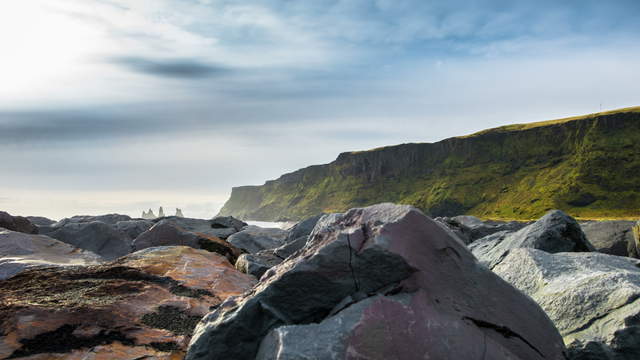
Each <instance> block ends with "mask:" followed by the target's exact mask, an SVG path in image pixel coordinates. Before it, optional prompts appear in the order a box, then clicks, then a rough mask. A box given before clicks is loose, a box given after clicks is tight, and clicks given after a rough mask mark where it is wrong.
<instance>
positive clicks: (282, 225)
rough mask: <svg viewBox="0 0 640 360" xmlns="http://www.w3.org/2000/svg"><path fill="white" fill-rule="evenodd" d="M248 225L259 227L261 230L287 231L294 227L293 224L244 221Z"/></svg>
mask: <svg viewBox="0 0 640 360" xmlns="http://www.w3.org/2000/svg"><path fill="white" fill-rule="evenodd" d="M245 222H246V223H247V224H249V225H255V226H260V227H263V228H278V229H284V230H287V229H289V228H291V227H292V226H293V225H295V224H296V223H295V222H288V221H287V222H273V221H251V220H249V221H245Z"/></svg>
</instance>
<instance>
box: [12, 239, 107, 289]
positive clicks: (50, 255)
mask: <svg viewBox="0 0 640 360" xmlns="http://www.w3.org/2000/svg"><path fill="white" fill-rule="evenodd" d="M100 262H101V258H100V257H99V256H98V255H96V254H94V253H92V252H89V251H84V250H81V249H78V248H75V247H73V246H71V245H69V244H65V243H63V242H61V241H58V240H56V239H52V238H50V237H48V236H45V235H33V234H25V233H21V232H16V231H9V230H4V229H0V280H3V279H6V278H9V277H11V276H14V275H16V274H18V273H20V272H22V271H24V270H27V269H32V268H39V267H52V266H74V265H75V266H77V265H96V264H99V263H100Z"/></svg>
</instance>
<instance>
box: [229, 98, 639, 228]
mask: <svg viewBox="0 0 640 360" xmlns="http://www.w3.org/2000/svg"><path fill="white" fill-rule="evenodd" d="M639 155H640V107H637V108H628V109H621V110H617V111H611V112H606V113H599V114H593V115H587V116H583V117H576V118H572V119H562V120H556V121H548V122H542V123H533V124H522V125H510V126H505V127H500V128H496V129H490V130H485V131H482V132H479V133H476V134H473V135H469V136H465V137H456V138H450V139H446V140H442V141H439V142H437V143H421V144H402V145H397V146H389V147H384V148H379V149H374V150H370V151H363V152H351V153H343V154H340V155H339V156H338V158H337V159H336V160H335V161H333V162H332V163H330V164H326V165H316V166H310V167H308V168H304V169H301V170H298V171H295V172H292V173H289V174H285V175H283V176H281V177H280V178H279V179H277V180H272V181H267V182H266V183H265V184H264V185H262V186H242V187H237V188H233V190H232V193H231V198H230V199H229V200H228V201H227V203H226V204H225V205H224V207H223V208H222V210H221V211H220V215H233V216H236V217H240V218H243V219H251V220H263V221H274V220H299V219H301V218H304V217H307V216H312V215H314V214H317V213H320V212H338V211H344V210H346V209H349V208H352V207H357V206H366V205H370V204H373V203H379V202H384V201H390V202H395V203H401V204H411V205H414V206H417V207H419V208H421V209H423V210H424V211H425V212H426V213H428V214H431V215H432V216H443V215H459V214H472V215H476V216H480V217H488V218H505V219H531V218H536V217H539V216H541V215H542V214H544V213H545V212H546V211H547V210H549V209H561V210H564V211H566V212H568V213H570V214H571V215H574V216H578V217H585V218H602V217H607V218H616V217H633V216H636V217H637V216H638V215H640V156H639Z"/></svg>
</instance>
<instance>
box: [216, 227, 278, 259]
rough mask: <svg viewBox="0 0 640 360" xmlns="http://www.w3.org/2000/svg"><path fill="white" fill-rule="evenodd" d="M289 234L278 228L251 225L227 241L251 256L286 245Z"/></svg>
mask: <svg viewBox="0 0 640 360" xmlns="http://www.w3.org/2000/svg"><path fill="white" fill-rule="evenodd" d="M288 235H289V232H288V231H286V230H282V229H278V228H261V227H259V226H255V225H249V226H247V227H245V228H244V229H243V230H242V231H239V232H237V233H235V234H233V235H231V236H230V237H229V238H228V239H227V241H229V242H230V243H231V244H233V245H234V246H235V247H237V248H240V249H243V250H245V251H247V252H249V253H251V254H254V253H257V252H258V251H261V250H268V249H274V248H277V247H279V246H282V245H284V244H285V242H286V239H287V236H288Z"/></svg>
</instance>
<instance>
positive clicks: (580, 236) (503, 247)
mask: <svg viewBox="0 0 640 360" xmlns="http://www.w3.org/2000/svg"><path fill="white" fill-rule="evenodd" d="M517 248H532V249H539V250H544V251H546V252H549V253H557V252H565V251H594V250H595V249H594V248H593V245H591V244H590V243H589V241H588V240H587V239H586V237H585V235H584V233H583V232H582V230H581V229H580V225H578V223H577V222H576V221H575V219H573V218H572V217H571V216H569V215H567V214H565V213H563V212H562V211H560V210H552V211H550V212H548V213H547V214H545V215H544V216H543V217H542V218H540V220H538V221H536V222H535V223H533V224H531V225H528V226H526V227H524V228H522V229H520V230H518V231H517V232H507V231H501V232H498V233H494V234H491V235H489V236H486V237H484V238H482V239H479V240H476V241H474V242H473V243H471V244H470V245H469V249H470V250H471V251H472V252H473V254H474V255H475V256H476V257H477V258H478V259H479V260H480V262H482V263H483V264H485V265H487V266H488V267H489V268H493V267H494V266H495V265H496V264H498V263H499V262H500V261H502V259H503V258H504V257H505V256H506V255H507V254H508V253H509V251H510V250H512V249H517Z"/></svg>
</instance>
